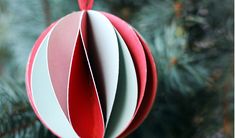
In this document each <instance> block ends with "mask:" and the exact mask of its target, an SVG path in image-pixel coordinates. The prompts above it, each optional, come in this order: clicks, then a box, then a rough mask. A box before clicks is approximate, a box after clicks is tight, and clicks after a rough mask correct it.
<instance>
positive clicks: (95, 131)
mask: <svg viewBox="0 0 235 138" xmlns="http://www.w3.org/2000/svg"><path fill="white" fill-rule="evenodd" d="M78 2H79V5H80V8H81V11H78V12H73V13H71V14H69V15H67V16H65V17H63V18H61V19H60V20H58V21H56V22H54V23H53V24H52V25H50V26H49V27H48V28H47V29H46V30H45V31H44V32H43V33H42V34H41V35H40V37H39V38H38V40H37V41H36V43H35V45H34V47H33V49H32V52H31V54H30V57H29V61H28V64H27V70H26V86H27V92H28V97H29V100H30V103H31V105H32V107H33V109H34V112H35V113H36V115H37V117H38V118H39V119H40V121H41V122H42V123H43V124H44V125H45V126H46V127H47V128H48V129H49V130H50V131H52V132H53V133H54V134H55V135H57V136H58V137H62V138H78V137H85V138H86V137H88V138H91V137H95V138H103V137H108V138H109V137H111V138H113V137H125V136H127V135H128V134H129V133H131V132H132V131H133V130H134V129H136V128H137V127H138V126H139V125H140V124H141V123H142V122H143V120H144V119H145V118H146V116H147V114H148V113H149V111H150V109H151V106H152V104H153V102H154V98H155V95H156V89H157V72H156V67H155V62H154V59H153V56H152V54H151V52H150V50H149V48H148V46H147V44H146V43H145V41H144V40H143V38H142V37H141V36H140V34H139V33H138V32H137V31H136V30H135V29H133V28H132V27H131V26H130V25H129V24H127V23H126V22H124V21H123V20H121V19H119V18H118V17H116V16H113V15H111V14H108V13H105V12H98V11H93V10H91V8H92V4H93V0H78Z"/></svg>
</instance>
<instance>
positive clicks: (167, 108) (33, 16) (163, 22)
mask: <svg viewBox="0 0 235 138" xmlns="http://www.w3.org/2000/svg"><path fill="white" fill-rule="evenodd" d="M233 8H234V7H233V1H232V0H224V1H219V0H164V1H163V0H95V5H94V9H95V10H101V11H107V12H110V13H112V14H114V15H117V16H119V17H121V18H123V19H124V20H125V21H127V22H128V23H130V24H131V25H133V26H134V27H135V28H136V29H137V30H138V31H140V33H141V34H142V35H143V37H144V38H145V39H146V41H147V42H148V43H149V46H150V49H151V51H152V53H153V55H154V57H155V61H156V63H157V69H158V77H159V78H158V80H159V82H158V90H157V97H156V101H155V104H154V106H153V108H152V110H151V113H150V114H149V116H148V118H147V119H146V120H145V122H144V123H143V124H142V125H141V126H140V127H139V128H138V129H137V130H136V131H134V132H133V133H132V134H131V135H130V136H129V137H133V138H134V137H135V138H144V137H146V138H155V137H158V138H191V137H192V138H198V137H200V138H232V137H233V130H234V126H233V123H234V114H233V112H234V107H233V106H234V102H233V101H234V93H233V89H234V80H233V78H234V74H233V71H234V69H233V67H234V60H233V59H234V58H233V55H234V47H233V45H234V39H233V38H234V34H233V30H234V28H233V27H234V18H233V17H234V13H233ZM77 10H78V7H77V1H76V0H34V1H28V0H18V1H13V0H1V1H0V137H4V138H8V137H20V138H21V137H22V138H25V137H35V138H37V137H39V138H47V137H48V138H51V137H55V136H53V134H51V133H50V132H49V131H48V130H47V129H46V128H45V127H44V126H43V125H42V124H41V123H40V122H39V120H38V119H37V117H36V116H35V114H34V112H33V110H32V108H31V106H30V105H29V101H28V98H27V96H26V90H25V84H24V80H25V66H26V63H27V58H28V55H29V52H30V49H31V48H32V46H33V44H34V41H35V40H36V39H37V37H38V36H39V34H40V33H41V32H42V31H43V30H44V29H45V27H47V26H48V25H50V24H51V23H52V22H54V21H55V20H57V19H59V18H60V17H63V16H65V15H66V14H68V13H71V12H72V11H77Z"/></svg>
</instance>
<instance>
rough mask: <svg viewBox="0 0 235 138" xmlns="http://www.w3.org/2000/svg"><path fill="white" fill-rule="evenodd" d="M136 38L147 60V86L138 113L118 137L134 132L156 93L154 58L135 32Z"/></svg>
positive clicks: (147, 111) (148, 109)
mask: <svg viewBox="0 0 235 138" xmlns="http://www.w3.org/2000/svg"><path fill="white" fill-rule="evenodd" d="M136 34H137V36H138V38H139V39H140V41H141V43H142V45H143V48H144V50H145V54H146V59H147V67H148V76H147V85H146V90H145V95H144V98H143V102H142V103H141V105H140V108H139V111H138V112H137V114H136V116H135V118H134V120H133V122H132V123H131V125H130V126H129V127H128V129H127V130H125V132H124V133H123V134H122V135H120V136H119V137H120V138H121V137H126V136H127V135H128V134H130V133H131V132H132V131H133V130H135V129H136V128H137V127H138V126H139V125H140V124H141V123H142V122H143V121H144V119H145V118H146V117H147V115H148V113H149V111H150V110H151V107H152V105H153V103H154V100H155V97H156V92H157V70H156V65H155V62H154V58H153V56H152V54H151V51H150V50H149V48H148V45H147V44H146V43H145V41H144V40H143V38H142V37H141V36H140V35H139V34H138V33H137V32H136Z"/></svg>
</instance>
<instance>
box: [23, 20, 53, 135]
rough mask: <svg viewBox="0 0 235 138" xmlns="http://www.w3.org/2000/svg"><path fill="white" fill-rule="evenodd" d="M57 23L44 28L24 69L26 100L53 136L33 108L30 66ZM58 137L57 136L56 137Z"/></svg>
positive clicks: (34, 107)
mask: <svg viewBox="0 0 235 138" xmlns="http://www.w3.org/2000/svg"><path fill="white" fill-rule="evenodd" d="M56 23H57V22H54V23H52V24H51V25H50V26H49V27H48V28H46V29H45V30H44V31H43V32H42V33H41V35H40V36H39V38H38V39H37V41H36V42H35V44H34V46H33V49H32V51H31V53H30V56H29V59H28V63H27V64H28V65H27V68H26V73H25V74H26V75H25V78H26V80H25V84H26V89H27V95H28V98H29V102H30V104H31V106H32V108H33V110H34V112H35V114H36V116H37V117H38V118H39V120H40V121H41V122H42V124H43V125H44V126H46V127H47V128H48V129H49V130H50V131H51V132H52V133H53V134H54V135H57V134H56V133H55V132H54V131H53V130H51V129H50V128H49V127H48V126H47V124H46V122H44V120H43V119H42V118H41V116H40V115H39V113H38V111H37V108H36V106H35V103H34V101H33V96H32V90H31V84H32V83H31V76H32V66H33V62H34V59H35V55H36V53H37V51H38V48H39V46H40V45H41V43H42V41H43V40H44V39H45V37H46V35H47V34H48V32H50V31H51V29H52V28H53V27H54V26H55V24H56ZM57 136H58V135H57Z"/></svg>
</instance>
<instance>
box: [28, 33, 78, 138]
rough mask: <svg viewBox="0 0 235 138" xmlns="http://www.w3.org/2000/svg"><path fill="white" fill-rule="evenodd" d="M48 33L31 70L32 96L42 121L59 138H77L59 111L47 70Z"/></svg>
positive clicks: (60, 110)
mask: <svg viewBox="0 0 235 138" xmlns="http://www.w3.org/2000/svg"><path fill="white" fill-rule="evenodd" d="M49 37H50V33H49V34H48V35H47V36H46V38H45V40H44V41H43V42H42V44H41V46H40V47H39V49H38V52H37V54H36V56H35V60H34V63H33V68H32V78H31V82H32V88H31V89H32V96H33V101H34V103H35V106H36V109H37V110H38V113H39V114H40V116H41V118H42V120H43V121H44V122H45V123H46V125H47V126H48V127H49V128H51V130H53V131H54V132H55V133H56V134H58V135H59V136H60V137H72V138H78V136H77V134H76V132H75V131H74V130H73V128H72V126H71V124H70V123H69V121H68V119H67V118H66V116H65V114H64V112H63V110H62V109H61V107H60V105H59V102H58V100H57V97H56V95H55V92H54V89H53V86H52V83H51V80H50V75H49V69H48V60H47V47H48V41H49Z"/></svg>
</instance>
